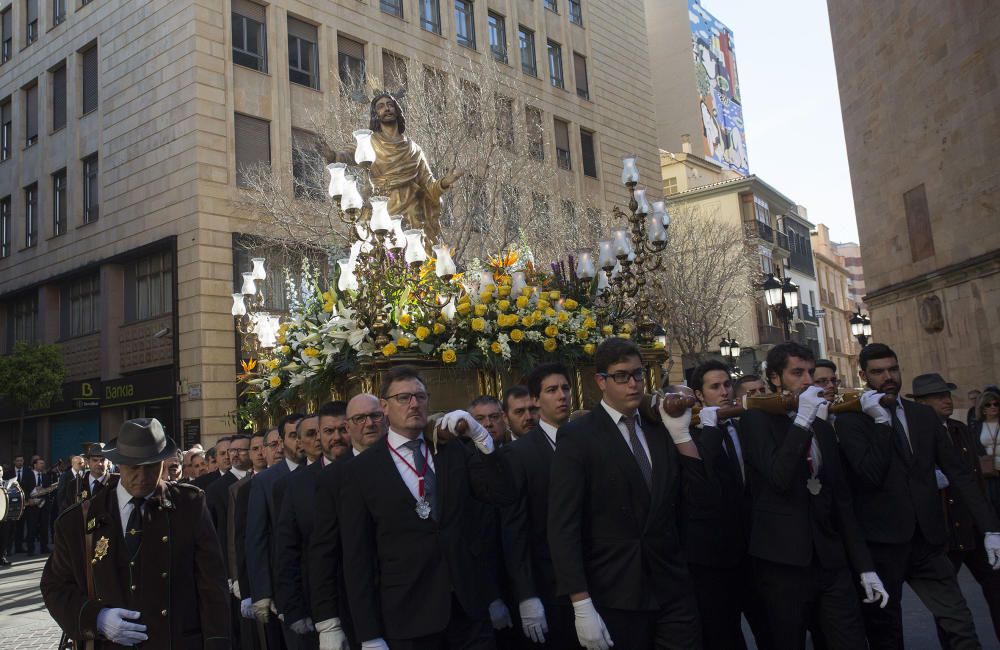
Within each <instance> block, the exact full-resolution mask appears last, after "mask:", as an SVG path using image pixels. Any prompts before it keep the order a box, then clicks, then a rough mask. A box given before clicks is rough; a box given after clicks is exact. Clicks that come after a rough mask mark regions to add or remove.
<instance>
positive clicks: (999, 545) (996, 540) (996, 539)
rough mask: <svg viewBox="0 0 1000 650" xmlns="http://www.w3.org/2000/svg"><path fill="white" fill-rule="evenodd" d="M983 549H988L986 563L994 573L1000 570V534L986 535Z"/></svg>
mask: <svg viewBox="0 0 1000 650" xmlns="http://www.w3.org/2000/svg"><path fill="white" fill-rule="evenodd" d="M983 548H985V549H986V561H987V562H989V563H990V567H991V568H992V569H993V570H994V571H995V570H997V569H1000V533H986V539H984V540H983Z"/></svg>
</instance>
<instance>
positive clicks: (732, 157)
mask: <svg viewBox="0 0 1000 650" xmlns="http://www.w3.org/2000/svg"><path fill="white" fill-rule="evenodd" d="M688 15H689V17H690V20H691V45H692V50H693V53H694V65H695V79H696V80H697V83H698V97H699V101H700V103H701V121H702V144H703V145H704V156H705V158H707V159H709V160H712V161H713V162H716V163H718V164H719V165H722V166H723V167H725V168H729V169H733V170H735V171H738V172H740V173H741V174H749V173H750V166H749V164H748V162H747V146H746V135H745V131H744V129H743V107H742V102H741V100H740V80H739V75H738V74H737V71H736V52H735V46H734V44H733V32H732V31H730V30H729V28H728V27H726V26H725V25H723V24H722V23H721V22H719V21H718V20H717V19H716V18H715V17H714V16H713V15H712V14H710V13H708V11H706V10H705V8H704V7H702V6H701V4H700V3H699V1H698V0H688Z"/></svg>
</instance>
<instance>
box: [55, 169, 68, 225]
mask: <svg viewBox="0 0 1000 650" xmlns="http://www.w3.org/2000/svg"><path fill="white" fill-rule="evenodd" d="M64 232H66V168H65V167H63V168H62V169H60V170H59V171H57V172H56V173H54V174H52V236H53V237H58V236H59V235H61V234H63V233H64Z"/></svg>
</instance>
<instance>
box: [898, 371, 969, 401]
mask: <svg viewBox="0 0 1000 650" xmlns="http://www.w3.org/2000/svg"><path fill="white" fill-rule="evenodd" d="M956 388H958V386H956V385H955V384H952V383H950V382H947V381H945V380H944V378H943V377H942V376H941V375H939V374H938V373H936V372H929V373H927V374H926V375H917V376H916V377H914V378H913V392H912V393H908V394H907V395H906V396H907V397H909V398H910V399H913V398H915V397H926V396H927V395H937V394H938V393H950V392H951V391H953V390H955V389H956Z"/></svg>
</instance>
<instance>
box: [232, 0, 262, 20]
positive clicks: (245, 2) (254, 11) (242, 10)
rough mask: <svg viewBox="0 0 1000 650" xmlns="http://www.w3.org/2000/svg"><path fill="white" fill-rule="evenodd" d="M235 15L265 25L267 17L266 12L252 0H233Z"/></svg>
mask: <svg viewBox="0 0 1000 650" xmlns="http://www.w3.org/2000/svg"><path fill="white" fill-rule="evenodd" d="M233 13H237V14H239V15H241V16H246V17H247V18H250V19H251V20H256V21H257V22H258V23H263V22H264V19H265V17H266V15H265V14H266V10H265V9H264V7H262V6H261V5H259V4H257V3H256V2H250V0H233Z"/></svg>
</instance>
